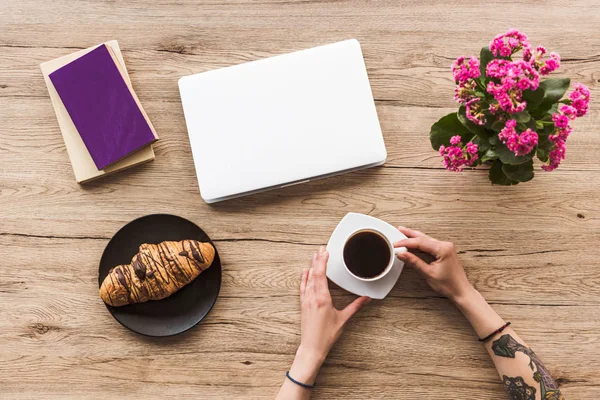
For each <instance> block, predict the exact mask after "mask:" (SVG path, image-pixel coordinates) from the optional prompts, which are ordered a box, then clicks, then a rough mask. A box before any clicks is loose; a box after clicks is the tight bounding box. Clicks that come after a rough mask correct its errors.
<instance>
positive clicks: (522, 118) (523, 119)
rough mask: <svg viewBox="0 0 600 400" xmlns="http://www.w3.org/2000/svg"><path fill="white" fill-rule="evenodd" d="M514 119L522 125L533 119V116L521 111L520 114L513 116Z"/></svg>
mask: <svg viewBox="0 0 600 400" xmlns="http://www.w3.org/2000/svg"><path fill="white" fill-rule="evenodd" d="M513 117H514V118H515V120H516V121H517V122H520V123H525V122H529V120H530V119H531V115H529V113H528V112H527V111H521V112H519V113H516V114H513Z"/></svg>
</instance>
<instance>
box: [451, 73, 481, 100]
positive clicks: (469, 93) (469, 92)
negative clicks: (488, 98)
mask: <svg viewBox="0 0 600 400" xmlns="http://www.w3.org/2000/svg"><path fill="white" fill-rule="evenodd" d="M475 86H477V84H476V83H475V81H473V80H472V79H470V80H468V81H466V82H461V83H459V84H458V85H457V86H456V88H455V89H454V100H456V101H457V102H458V103H466V102H467V101H469V100H471V99H472V98H474V97H476V96H475Z"/></svg>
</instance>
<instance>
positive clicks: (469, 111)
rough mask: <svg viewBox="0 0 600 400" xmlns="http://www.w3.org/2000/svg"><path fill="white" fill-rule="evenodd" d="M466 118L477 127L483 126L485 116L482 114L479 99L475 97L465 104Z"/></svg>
mask: <svg viewBox="0 0 600 400" xmlns="http://www.w3.org/2000/svg"><path fill="white" fill-rule="evenodd" d="M465 107H466V115H467V118H468V119H469V120H470V121H472V122H474V123H476V124H477V125H483V124H485V115H484V114H483V107H482V106H481V99H480V98H479V97H475V98H473V99H471V100H469V101H467V103H466V104H465Z"/></svg>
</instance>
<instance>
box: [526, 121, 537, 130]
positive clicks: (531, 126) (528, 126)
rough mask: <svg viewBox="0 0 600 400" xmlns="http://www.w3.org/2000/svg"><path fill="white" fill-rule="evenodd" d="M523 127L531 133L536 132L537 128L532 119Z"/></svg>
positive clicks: (535, 122)
mask: <svg viewBox="0 0 600 400" xmlns="http://www.w3.org/2000/svg"><path fill="white" fill-rule="evenodd" d="M525 125H526V126H527V128H529V129H531V130H532V131H534V132H535V131H536V130H537V129H538V127H537V121H536V120H535V119H533V118H531V119H530V120H529V121H527V122H526V123H525Z"/></svg>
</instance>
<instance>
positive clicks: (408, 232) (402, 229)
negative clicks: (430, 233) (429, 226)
mask: <svg viewBox="0 0 600 400" xmlns="http://www.w3.org/2000/svg"><path fill="white" fill-rule="evenodd" d="M398 230H399V231H400V232H402V233H403V234H404V235H405V236H406V237H409V238H415V237H424V236H427V235H426V234H424V233H423V232H420V231H416V230H414V229H410V228H407V227H405V226H399V227H398Z"/></svg>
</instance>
